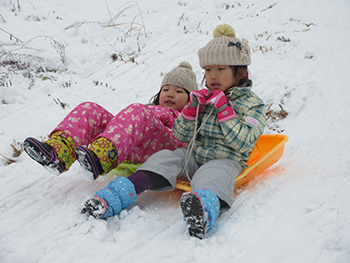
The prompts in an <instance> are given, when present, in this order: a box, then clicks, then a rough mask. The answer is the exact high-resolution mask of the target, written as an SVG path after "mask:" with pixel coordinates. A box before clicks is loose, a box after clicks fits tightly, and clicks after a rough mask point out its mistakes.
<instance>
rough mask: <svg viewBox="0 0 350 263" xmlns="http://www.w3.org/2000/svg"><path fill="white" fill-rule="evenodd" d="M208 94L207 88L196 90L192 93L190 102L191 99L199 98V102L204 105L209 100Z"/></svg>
mask: <svg viewBox="0 0 350 263" xmlns="http://www.w3.org/2000/svg"><path fill="white" fill-rule="evenodd" d="M208 94H209V91H208V90H207V89H201V90H194V91H192V92H191V93H190V102H191V100H197V102H198V103H199V104H201V105H203V104H205V102H206V101H207V97H208ZM196 107H197V105H196ZM194 108H195V107H194Z"/></svg>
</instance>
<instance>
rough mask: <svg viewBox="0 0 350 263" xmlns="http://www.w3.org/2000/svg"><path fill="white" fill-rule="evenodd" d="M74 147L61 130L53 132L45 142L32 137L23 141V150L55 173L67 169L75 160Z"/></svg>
mask: <svg viewBox="0 0 350 263" xmlns="http://www.w3.org/2000/svg"><path fill="white" fill-rule="evenodd" d="M75 148H76V145H75V143H74V141H73V140H72V139H71V137H70V136H69V135H68V134H66V133H64V132H62V131H58V132H55V133H53V134H52V135H51V137H50V138H49V139H48V140H47V141H46V142H45V143H43V142H41V141H39V140H37V139H35V138H32V137H29V138H27V139H25V140H24V142H23V149H24V151H25V152H26V153H27V154H28V155H29V156H30V157H31V158H32V159H33V160H34V161H36V162H37V163H39V164H41V165H42V166H43V167H44V168H45V169H47V170H48V171H50V172H51V173H53V174H55V175H59V174H61V173H63V172H64V171H67V170H68V169H69V167H70V166H71V165H72V163H73V162H74V161H75V154H74V151H75Z"/></svg>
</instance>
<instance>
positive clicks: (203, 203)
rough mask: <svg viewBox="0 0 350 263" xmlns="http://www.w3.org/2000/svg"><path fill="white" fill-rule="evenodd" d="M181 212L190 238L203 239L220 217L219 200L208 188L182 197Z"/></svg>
mask: <svg viewBox="0 0 350 263" xmlns="http://www.w3.org/2000/svg"><path fill="white" fill-rule="evenodd" d="M181 210H182V213H183V215H184V219H185V221H186V223H187V227H188V232H189V234H190V236H194V237H197V238H200V239H202V238H203V237H204V236H205V234H206V233H207V232H208V231H209V230H210V229H211V228H212V227H213V226H214V224H215V221H216V219H217V217H218V216H219V212H220V202H219V198H218V197H217V196H216V194H215V193H214V192H212V191H210V190H208V189H206V188H201V189H199V190H196V191H194V192H187V193H184V194H183V195H182V197H181Z"/></svg>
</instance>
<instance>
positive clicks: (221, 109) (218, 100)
mask: <svg viewBox="0 0 350 263" xmlns="http://www.w3.org/2000/svg"><path fill="white" fill-rule="evenodd" d="M206 104H212V105H214V106H215V107H216V108H217V109H218V119H219V122H223V121H227V120H229V119H232V118H235V117H236V113H235V112H234V111H233V109H232V107H231V104H230V103H229V102H228V101H227V98H226V96H225V94H224V93H223V92H222V91H221V90H212V91H211V92H210V94H209V96H208V99H207V102H206Z"/></svg>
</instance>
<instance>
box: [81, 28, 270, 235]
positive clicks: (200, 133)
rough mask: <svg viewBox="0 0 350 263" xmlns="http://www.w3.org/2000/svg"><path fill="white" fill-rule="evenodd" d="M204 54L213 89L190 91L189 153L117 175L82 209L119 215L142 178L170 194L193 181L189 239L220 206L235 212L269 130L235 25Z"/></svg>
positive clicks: (185, 116)
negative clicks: (240, 183) (238, 184)
mask: <svg viewBox="0 0 350 263" xmlns="http://www.w3.org/2000/svg"><path fill="white" fill-rule="evenodd" d="M198 56H199V62H200V66H201V67H202V68H203V69H204V70H205V80H206V87H207V88H208V89H202V90H199V91H193V92H191V94H190V101H189V103H188V104H187V105H186V107H185V109H184V110H183V111H182V115H180V117H179V118H177V119H176V121H175V123H174V126H173V133H174V136H175V137H176V138H177V139H178V140H180V141H182V142H186V143H188V146H187V150H186V149H184V148H180V149H176V150H175V151H172V150H162V151H160V152H158V153H155V154H154V155H152V156H151V157H150V158H149V159H148V160H147V161H146V162H145V163H144V164H143V165H141V166H140V167H139V168H138V170H137V171H136V173H134V174H132V175H131V176H130V177H129V178H128V179H126V178H117V179H116V180H114V181H112V182H111V183H110V185H109V186H108V187H107V188H105V189H102V190H100V191H98V192H97V193H96V194H95V195H94V197H93V198H92V199H90V200H88V201H87V202H86V204H85V207H84V209H83V212H85V213H89V214H91V215H93V216H95V217H101V218H105V217H107V216H111V215H115V214H118V213H119V212H120V211H121V209H124V208H126V207H127V206H129V205H131V204H132V203H133V202H134V201H135V199H136V195H137V194H138V193H139V192H140V190H145V189H140V188H139V185H140V181H141V178H153V181H152V182H151V183H150V184H149V186H150V188H149V189H153V190H159V191H160V190H172V189H174V187H175V185H176V180H177V179H182V180H183V179H184V178H186V177H188V179H189V180H190V181H191V188H192V190H193V191H191V192H187V193H184V194H183V195H182V197H181V209H182V213H183V215H184V218H185V220H186V222H187V226H188V231H189V234H190V235H191V236H195V237H198V238H203V237H204V236H205V233H206V232H207V231H208V230H210V229H211V228H212V227H213V226H214V224H215V221H216V219H217V217H218V215H219V211H220V208H223V207H231V205H232V203H233V198H232V197H231V194H232V193H233V190H234V187H235V179H236V177H237V176H238V175H239V174H240V173H241V172H242V170H243V169H244V168H246V167H247V161H248V159H249V155H250V154H251V153H252V151H253V149H254V146H255V143H256V140H257V139H258V137H259V136H260V135H261V134H262V132H263V130H264V126H265V106H264V103H263V101H262V100H261V99H260V98H259V97H258V96H257V95H256V94H254V93H253V92H252V91H251V87H252V81H251V80H249V79H248V77H247V76H248V74H247V66H248V65H250V62H251V59H250V49H249V46H248V41H247V40H245V39H242V40H240V39H238V38H236V37H235V31H234V30H233V28H232V27H230V26H229V25H220V26H218V27H217V28H216V29H215V30H214V39H213V40H211V41H210V42H209V43H208V44H207V45H206V46H204V47H203V48H201V49H200V50H199V51H198ZM154 178H157V179H154ZM160 178H162V180H160ZM154 182H155V183H154ZM153 183H154V184H153Z"/></svg>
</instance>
